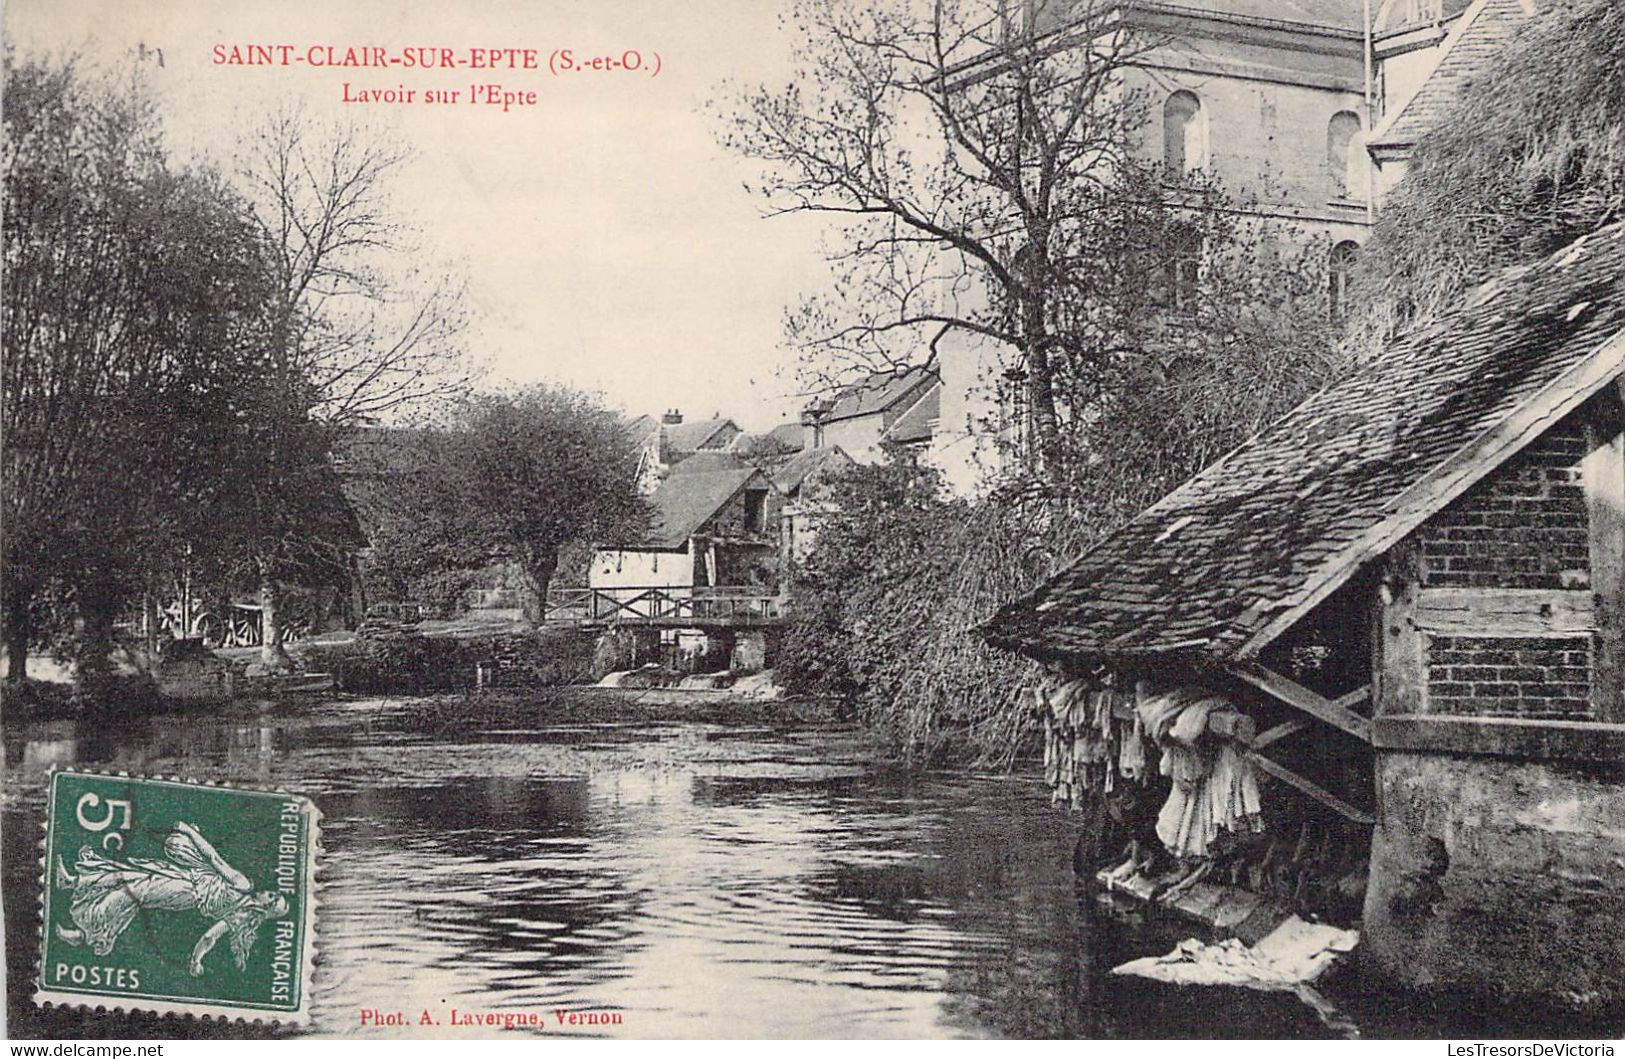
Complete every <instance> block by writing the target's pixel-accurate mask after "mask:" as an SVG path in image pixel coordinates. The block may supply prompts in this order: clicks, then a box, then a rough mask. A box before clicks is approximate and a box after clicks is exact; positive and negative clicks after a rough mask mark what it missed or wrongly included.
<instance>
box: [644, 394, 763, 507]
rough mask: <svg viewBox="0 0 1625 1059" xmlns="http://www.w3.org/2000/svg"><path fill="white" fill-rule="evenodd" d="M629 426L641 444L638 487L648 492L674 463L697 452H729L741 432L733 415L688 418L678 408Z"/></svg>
mask: <svg viewBox="0 0 1625 1059" xmlns="http://www.w3.org/2000/svg"><path fill="white" fill-rule="evenodd" d="M626 430H627V433H628V434H630V435H631V436H632V438H633V440H634V441H635V442H636V443H637V446H638V487H639V488H640V489H641V490H642V491H643V492H644V493H645V494H650V493H653V492H654V491H655V487H656V486H658V485H659V484H660V482H661V480H662V479H663V478H665V476H666V475H667V474H668V473H670V472H671V469H672V468H673V467H675V466H676V465H677V464H679V463H681V462H682V461H684V460H686V459H687V458H688V457H690V456H692V455H694V454H695V453H696V452H726V451H727V450H728V449H729V447H730V446H731V445H732V444H733V443H734V441H735V440H736V439H738V438H739V437H740V435H741V431H740V429H739V424H737V423H735V422H734V421H733V420H732V419H724V418H722V417H721V416H713V417H712V418H710V419H691V420H686V421H685V420H684V419H683V413H682V412H681V411H680V410H678V409H675V408H673V409H671V410H669V411H667V412H664V413H662V414H661V415H660V416H659V417H658V418H656V417H655V416H651V415H640V416H636V417H634V418H633V419H631V420H629V421H628V422H627V424H626Z"/></svg>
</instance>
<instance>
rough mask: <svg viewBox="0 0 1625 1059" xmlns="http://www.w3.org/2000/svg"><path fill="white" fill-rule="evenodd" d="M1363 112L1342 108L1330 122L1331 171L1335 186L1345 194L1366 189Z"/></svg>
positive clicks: (1328, 160) (1328, 149)
mask: <svg viewBox="0 0 1625 1059" xmlns="http://www.w3.org/2000/svg"><path fill="white" fill-rule="evenodd" d="M1360 140H1361V136H1360V116H1359V115H1358V114H1356V113H1354V111H1352V110H1340V111H1338V112H1337V113H1336V114H1333V115H1332V120H1331V122H1330V123H1329V124H1327V126H1326V168H1327V169H1328V170H1330V171H1331V175H1332V187H1333V188H1334V189H1336V194H1338V195H1339V196H1342V197H1345V198H1346V197H1349V196H1352V195H1358V194H1360V193H1362V192H1363V191H1364V187H1363V185H1364V183H1365V181H1364V180H1362V179H1361V177H1362V176H1363V175H1364V174H1365V166H1364V163H1363V160H1362V159H1361V158H1360V153H1361V151H1360V150H1359V149H1357V148H1363V146H1364V145H1363V144H1361V143H1360Z"/></svg>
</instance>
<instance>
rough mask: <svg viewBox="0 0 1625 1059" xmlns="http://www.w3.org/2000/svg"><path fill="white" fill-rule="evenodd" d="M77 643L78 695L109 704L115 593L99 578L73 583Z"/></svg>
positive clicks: (111, 678) (86, 700)
mask: <svg viewBox="0 0 1625 1059" xmlns="http://www.w3.org/2000/svg"><path fill="white" fill-rule="evenodd" d="M74 594H75V595H76V596H77V597H78V610H79V615H78V620H77V621H76V623H75V624H76V626H77V629H76V631H77V633H78V636H77V637H76V638H77V640H78V643H77V644H76V645H75V646H76V650H75V652H74V655H75V657H74V670H75V672H74V684H75V685H76V690H77V694H78V696H79V698H80V699H81V700H82V701H84V702H89V703H94V704H96V705H109V703H108V701H107V700H108V696H109V693H110V690H111V685H112V682H113V659H112V654H113V647H114V640H113V616H114V610H115V608H116V606H117V594H116V593H115V592H114V591H113V589H112V586H110V585H108V584H107V583H106V582H104V581H102V580H101V579H100V578H96V577H91V578H88V579H87V580H85V581H84V582H82V583H80V584H79V585H77V586H76V591H75V593H74Z"/></svg>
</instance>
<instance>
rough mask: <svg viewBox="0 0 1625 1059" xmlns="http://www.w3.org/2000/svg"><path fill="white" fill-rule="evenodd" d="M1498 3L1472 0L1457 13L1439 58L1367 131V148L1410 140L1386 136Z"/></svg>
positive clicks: (1522, 3)
mask: <svg viewBox="0 0 1625 1059" xmlns="http://www.w3.org/2000/svg"><path fill="white" fill-rule="evenodd" d="M1501 2H1504V0H1473V3H1472V5H1471V6H1469V7H1468V8H1467V9H1466V10H1465V11H1463V12H1462V13H1461V15H1460V17H1459V19H1458V20H1457V22H1456V24H1455V25H1454V26H1452V27H1451V29H1450V33H1449V34H1448V35H1447V36H1446V37H1445V39H1444V44H1443V45H1442V46H1441V47H1440V48H1439V58H1438V61H1437V62H1435V63H1434V64H1433V69H1432V70H1429V71H1428V75H1427V76H1426V77H1424V78H1423V79H1422V82H1421V84H1419V85H1417V86H1416V91H1414V92H1412V93H1411V94H1410V97H1409V98H1408V99H1406V100H1405V102H1404V103H1401V104H1400V105H1399V106H1398V107H1396V108H1394V109H1393V110H1390V111H1389V112H1388V113H1387V114H1386V115H1384V116H1383V119H1382V120H1381V121H1379V122H1378V123H1377V127H1376V128H1375V129H1372V130H1371V135H1370V136H1367V137H1366V146H1367V148H1371V147H1386V146H1400V145H1402V144H1407V143H1411V142H1414V141H1410V140H1395V141H1389V140H1388V139H1387V137H1388V136H1389V135H1390V134H1391V133H1392V131H1393V127H1394V126H1395V125H1397V124H1399V122H1400V120H1401V119H1402V118H1403V117H1404V116H1405V115H1406V114H1407V113H1409V112H1410V109H1411V106H1412V104H1414V103H1415V102H1416V101H1417V100H1418V99H1420V98H1422V96H1423V94H1425V93H1426V92H1427V89H1428V86H1429V85H1431V84H1433V82H1434V78H1435V77H1436V76H1437V75H1438V73H1439V70H1440V69H1441V68H1443V67H1444V64H1445V62H1446V61H1447V60H1448V59H1449V58H1450V55H1451V53H1452V52H1454V51H1455V49H1456V46H1457V45H1458V44H1460V43H1461V41H1462V40H1463V39H1464V38H1465V37H1466V36H1467V35H1468V34H1469V33H1471V32H1472V30H1473V29H1474V27H1476V26H1477V25H1478V23H1479V19H1480V18H1481V17H1482V16H1483V14H1484V12H1485V11H1487V10H1489V7H1490V5H1491V4H1496V3H1501ZM1516 3H1517V4H1518V6H1519V7H1522V8H1523V9H1524V12H1525V14H1526V15H1532V14H1534V11H1533V10H1532V8H1531V5H1530V3H1529V0H1516Z"/></svg>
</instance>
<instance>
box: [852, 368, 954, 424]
mask: <svg viewBox="0 0 1625 1059" xmlns="http://www.w3.org/2000/svg"><path fill="white" fill-rule="evenodd" d="M936 377H937V373H936V370H935V369H934V368H929V367H913V368H904V369H902V370H900V371H886V372H877V373H875V374H873V375H870V376H869V377H868V378H866V379H864V380H862V381H861V382H855V383H853V384H852V385H851V386H848V387H846V388H845V389H843V390H841V392H840V393H838V394H836V395H835V400H834V401H833V402H832V403H831V404H830V406H829V409H828V411H827V412H826V413H825V416H824V421H825V422H830V423H832V422H834V421H836V420H838V419H851V418H853V417H855V416H864V415H872V414H874V413H876V412H884V411H885V410H887V409H888V408H891V407H892V406H893V405H895V404H897V403H898V402H899V401H904V400H907V399H908V398H909V397H910V396H911V395H912V394H913V393H914V391H915V390H916V389H917V388H919V387H920V386H922V385H924V384H925V383H926V382H927V381H928V380H931V379H935V378H936Z"/></svg>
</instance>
